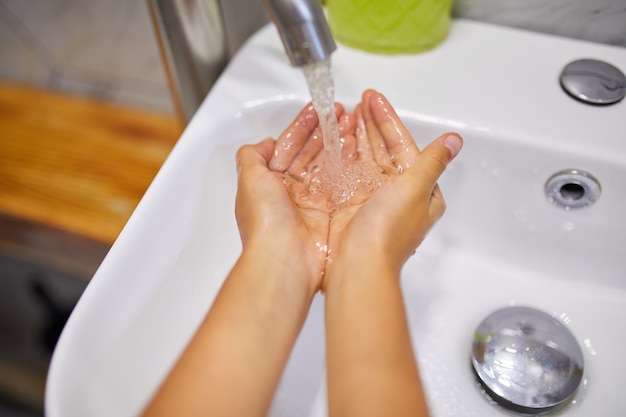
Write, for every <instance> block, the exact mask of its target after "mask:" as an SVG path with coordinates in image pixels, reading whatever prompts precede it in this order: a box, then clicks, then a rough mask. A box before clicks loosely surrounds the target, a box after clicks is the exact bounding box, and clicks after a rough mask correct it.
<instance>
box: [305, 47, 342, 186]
mask: <svg viewBox="0 0 626 417" xmlns="http://www.w3.org/2000/svg"><path fill="white" fill-rule="evenodd" d="M302 73H303V74H304V77H305V78H306V82H307V84H308V86H309V92H310V94H311V100H312V102H313V106H314V107H315V110H316V111H317V115H318V118H319V123H320V128H321V130H322V140H323V141H324V149H325V150H326V156H327V163H326V169H327V171H328V174H329V175H331V176H332V177H337V176H339V175H340V174H341V171H342V163H341V141H340V139H339V130H338V128H337V116H336V114H335V83H334V80H333V74H332V70H331V65H330V58H329V59H326V60H324V61H320V62H316V63H313V64H310V65H306V66H304V67H302Z"/></svg>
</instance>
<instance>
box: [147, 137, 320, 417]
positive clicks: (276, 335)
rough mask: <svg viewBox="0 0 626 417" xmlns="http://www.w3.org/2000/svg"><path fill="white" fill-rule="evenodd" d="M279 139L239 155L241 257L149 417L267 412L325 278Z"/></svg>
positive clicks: (165, 385)
mask: <svg viewBox="0 0 626 417" xmlns="http://www.w3.org/2000/svg"><path fill="white" fill-rule="evenodd" d="M273 149H274V141H272V140H267V141H265V142H262V143H260V144H259V145H255V146H245V147H243V148H242V149H241V150H240V152H239V154H238V161H239V163H238V169H239V171H240V175H239V186H238V193H237V210H236V211H237V219H238V223H239V228H240V233H241V237H242V242H243V251H242V254H241V256H240V258H239V260H238V261H237V263H236V265H235V266H234V268H233V270H232V271H231V273H230V275H229V276H228V278H227V279H226V281H225V283H224V285H223V287H222V289H221V290H220V292H219V294H218V296H217V298H216V300H215V302H214V304H213V306H212V308H211V310H210V312H209V314H208V315H207V317H206V318H205V320H204V322H203V323H202V324H201V326H200V327H199V329H198V330H197V333H196V334H195V336H194V338H193V339H192V341H191V342H190V344H189V345H188V347H187V348H186V350H185V352H184V353H183V355H182V356H181V358H180V359H179V361H178V363H177V364H176V365H175V367H174V369H173V370H172V371H171V373H170V375H169V376H168V377H167V379H166V381H165V382H164V384H163V385H162V386H161V388H160V390H159V391H158V393H157V394H156V396H155V397H154V398H153V400H152V402H151V403H150V404H149V406H148V408H147V409H146V411H145V414H144V415H145V416H175V415H181V416H183V415H184V416H211V417H219V416H225V417H226V416H228V417H230V416H240V417H246V416H250V417H252V416H259V417H260V416H264V415H266V414H267V412H268V410H269V407H270V405H271V401H272V398H273V395H274V391H275V389H276V387H277V385H278V382H279V380H280V376H281V374H282V371H283V369H284V367H285V364H286V362H287V359H288V357H289V353H290V351H291V349H292V347H293V344H294V342H295V340H296V338H297V335H298V333H299V332H300V329H301V327H302V325H303V323H304V320H305V318H306V315H307V312H308V310H309V306H310V303H311V300H312V298H313V295H314V294H315V292H316V291H317V289H318V285H319V280H320V271H321V270H320V268H321V265H320V260H319V259H318V258H319V255H318V253H317V252H318V251H317V250H315V249H316V248H315V245H314V243H315V242H314V241H312V240H311V236H310V232H309V230H308V227H307V226H306V224H305V223H304V222H303V221H302V219H301V218H300V215H299V213H298V211H297V210H296V209H295V208H294V205H293V204H292V202H291V200H290V197H289V195H288V194H287V191H286V190H285V187H284V185H283V183H282V180H281V179H280V178H279V177H277V176H276V175H275V174H274V173H273V172H270V171H269V170H268V169H267V164H268V162H269V160H270V158H271V155H272V153H273Z"/></svg>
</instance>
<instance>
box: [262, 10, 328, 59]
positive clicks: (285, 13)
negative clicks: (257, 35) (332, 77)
mask: <svg viewBox="0 0 626 417" xmlns="http://www.w3.org/2000/svg"><path fill="white" fill-rule="evenodd" d="M263 4H264V6H265V8H266V10H267V12H268V13H269V15H270V17H271V19H272V21H273V22H274V24H275V25H276V28H277V29H278V33H279V34H280V38H281V40H282V42H283V45H284V47H285V52H286V53H287V56H288V57H289V60H290V62H291V64H292V65H293V66H296V67H301V66H304V65H309V64H313V63H315V62H319V61H324V60H326V59H328V58H329V57H330V55H331V54H332V53H333V51H335V49H337V45H335V40H334V39H333V35H332V34H331V32H330V28H329V27H328V23H327V22H326V17H325V16H324V12H323V11H322V6H321V5H320V1H319V0H263Z"/></svg>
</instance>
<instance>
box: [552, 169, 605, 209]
mask: <svg viewBox="0 0 626 417" xmlns="http://www.w3.org/2000/svg"><path fill="white" fill-rule="evenodd" d="M545 191H546V197H547V198H548V201H549V202H551V203H552V204H554V205H556V206H557V207H560V208H563V209H565V210H569V209H578V208H583V207H588V206H590V205H592V204H593V203H595V202H596V201H597V200H598V198H599V197H600V192H601V187H600V183H599V182H598V180H597V179H596V178H595V177H594V176H593V175H591V174H589V173H588V172H585V171H581V170H579V169H567V170H563V171H559V172H557V173H556V174H554V175H553V176H551V177H550V178H549V179H548V181H547V182H546V186H545Z"/></svg>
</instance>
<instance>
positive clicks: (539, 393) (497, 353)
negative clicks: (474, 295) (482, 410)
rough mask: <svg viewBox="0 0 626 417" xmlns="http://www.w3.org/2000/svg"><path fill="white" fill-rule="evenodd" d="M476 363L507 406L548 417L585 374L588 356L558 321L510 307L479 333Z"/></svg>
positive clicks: (486, 383)
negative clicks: (584, 358)
mask: <svg viewBox="0 0 626 417" xmlns="http://www.w3.org/2000/svg"><path fill="white" fill-rule="evenodd" d="M472 365H473V366H474V370H475V371H476V375H477V376H478V378H479V380H480V382H481V383H482V385H483V387H484V388H485V390H486V392H487V393H488V394H489V395H490V396H491V397H492V398H493V399H494V400H495V401H497V402H498V403H500V404H501V405H502V406H504V407H506V408H508V409H510V410H513V411H516V412H519V413H526V414H542V413H545V412H547V411H551V410H553V409H555V408H557V407H559V406H561V405H563V404H564V403H565V402H566V401H567V400H568V399H569V398H570V397H572V395H573V394H574V393H575V392H576V390H577V389H578V386H579V384H580V382H581V380H582V376H583V353H582V350H581V349H580V346H579V345H578V342H577V341H576V338H575V337H574V335H573V334H572V333H571V332H570V331H569V330H568V329H567V328H566V327H565V326H564V325H563V324H562V323H561V322H560V321H558V320H557V319H555V318H553V317H552V316H550V315H548V314H546V313H544V312H542V311H539V310H536V309H533V308H528V307H507V308H503V309H501V310H497V311H495V312H494V313H492V314H491V315H489V316H488V317H487V318H486V319H485V320H484V321H483V322H482V323H481V324H480V325H479V326H478V328H477V329H476V332H475V334H474V341H473V343H472Z"/></svg>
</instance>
